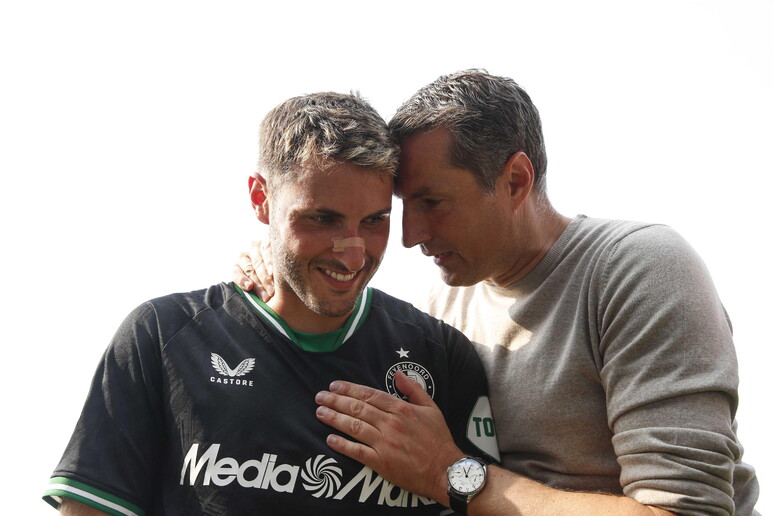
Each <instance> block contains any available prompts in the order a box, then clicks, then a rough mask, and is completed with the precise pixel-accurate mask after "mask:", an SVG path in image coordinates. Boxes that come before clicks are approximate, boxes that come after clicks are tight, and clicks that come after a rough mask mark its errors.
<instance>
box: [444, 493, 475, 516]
mask: <svg viewBox="0 0 774 516" xmlns="http://www.w3.org/2000/svg"><path fill="white" fill-rule="evenodd" d="M471 498H472V497H471V496H468V495H463V494H459V493H456V492H454V491H452V490H449V508H450V509H451V510H453V511H454V512H456V513H458V514H462V515H463V516H466V515H467V514H468V502H469V501H470V499H471Z"/></svg>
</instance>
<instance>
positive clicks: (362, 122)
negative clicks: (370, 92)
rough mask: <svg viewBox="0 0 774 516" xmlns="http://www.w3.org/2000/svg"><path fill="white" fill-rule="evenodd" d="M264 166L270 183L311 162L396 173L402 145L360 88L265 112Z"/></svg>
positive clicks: (262, 171)
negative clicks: (360, 91) (346, 164)
mask: <svg viewBox="0 0 774 516" xmlns="http://www.w3.org/2000/svg"><path fill="white" fill-rule="evenodd" d="M259 147H260V148H259V159H258V171H259V173H260V174H261V175H263V176H264V177H265V178H266V180H267V181H268V182H269V183H275V182H277V183H281V182H284V181H285V180H288V179H291V180H292V179H293V178H294V174H293V173H294V172H295V171H297V170H299V169H300V168H301V167H303V166H305V165H310V164H312V165H315V166H317V167H319V168H320V169H322V170H324V169H327V168H328V167H330V166H332V165H335V164H336V163H341V162H349V163H353V164H355V165H359V166H362V167H368V168H371V169H374V170H378V171H381V172H384V173H387V174H391V175H394V174H395V171H396V169H397V166H398V152H399V151H398V147H397V145H396V144H395V143H394V142H393V141H392V139H391V138H390V134H389V131H388V129H387V124H386V123H385V121H384V119H383V118H382V117H381V116H380V115H379V114H378V113H377V112H376V110H375V109H374V108H373V107H372V106H371V105H370V104H369V103H368V102H367V101H366V100H365V99H363V98H362V97H360V95H359V94H357V93H350V94H344V93H333V92H323V93H312V94H309V95H303V96H299V97H293V98H290V99H288V100H286V101H284V102H282V103H281V104H279V105H278V106H276V107H275V108H274V109H272V110H271V111H269V113H268V114H267V115H266V116H265V117H264V119H263V122H261V130H260V139H259Z"/></svg>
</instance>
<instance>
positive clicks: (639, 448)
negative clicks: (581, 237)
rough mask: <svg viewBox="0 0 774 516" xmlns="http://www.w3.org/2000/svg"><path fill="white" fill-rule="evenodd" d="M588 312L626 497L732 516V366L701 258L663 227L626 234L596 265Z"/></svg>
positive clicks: (727, 327) (728, 339)
mask: <svg viewBox="0 0 774 516" xmlns="http://www.w3.org/2000/svg"><path fill="white" fill-rule="evenodd" d="M596 315H597V325H598V328H599V332H600V335H599V349H598V352H599V357H598V359H599V362H600V363H601V364H602V368H601V372H600V378H601V381H602V384H603V388H604V390H605V393H606V397H607V407H608V423H609V425H610V428H611V429H612V430H613V433H614V436H613V446H614V449H615V452H616V455H617V457H618V462H619V463H620V465H621V468H622V472H621V485H622V487H623V490H624V493H625V494H626V495H627V496H630V497H632V498H634V499H636V500H638V501H640V502H641V503H644V504H650V505H655V506H659V507H662V508H664V509H667V510H671V511H673V512H675V513H677V514H686V515H707V514H713V515H714V514H717V515H731V514H734V502H733V496H734V480H735V479H734V470H735V463H737V462H739V461H740V459H741V447H740V446H739V444H738V442H737V439H736V435H735V431H734V416H735V412H736V407H737V402H738V399H737V383H738V377H737V361H736V354H735V350H734V345H733V340H732V333H731V324H730V322H729V320H728V317H727V314H726V312H725V310H724V308H723V306H722V305H721V302H720V300H719V298H718V295H717V293H716V290H715V287H714V285H713V283H712V280H711V278H710V275H709V273H708V271H707V269H706V267H705V265H704V264H703V262H702V261H701V259H700V258H699V257H698V255H697V254H696V253H695V251H694V250H693V249H692V248H691V247H690V246H689V245H688V244H687V243H686V242H685V241H684V240H683V239H682V238H681V237H679V236H678V235H677V234H676V233H675V232H674V231H672V230H670V229H669V228H666V227H663V226H651V227H647V228H643V229H640V230H638V231H635V232H633V233H631V234H629V235H628V236H626V237H624V238H622V239H621V240H620V241H618V242H617V244H616V245H615V246H613V247H612V248H611V249H610V250H609V252H608V255H607V259H606V260H604V261H603V262H602V270H601V274H600V289H599V300H598V305H597V314H596ZM736 480H737V481H738V480H739V479H736Z"/></svg>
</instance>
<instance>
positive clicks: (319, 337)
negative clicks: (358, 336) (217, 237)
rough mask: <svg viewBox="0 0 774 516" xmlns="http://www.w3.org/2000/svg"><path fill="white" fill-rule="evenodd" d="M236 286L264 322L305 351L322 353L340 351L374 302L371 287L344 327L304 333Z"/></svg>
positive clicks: (252, 295)
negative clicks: (325, 331) (328, 330)
mask: <svg viewBox="0 0 774 516" xmlns="http://www.w3.org/2000/svg"><path fill="white" fill-rule="evenodd" d="M234 286H235V287H236V288H237V290H238V291H239V292H241V293H242V295H244V296H245V298H247V300H248V301H249V302H250V305H251V306H252V307H253V309H255V312H256V313H257V314H258V315H259V316H260V317H261V318H262V319H263V320H265V321H266V322H267V323H269V324H270V325H271V326H273V327H274V328H275V329H277V331H279V332H280V333H281V334H283V335H284V336H285V337H287V338H288V339H290V340H291V341H292V342H293V343H294V344H295V345H296V346H298V347H300V348H301V349H303V350H304V351H314V352H322V351H335V350H336V349H338V348H339V347H340V346H341V345H342V344H344V343H345V342H346V341H347V340H348V339H349V338H350V337H351V336H352V335H353V334H354V333H355V332H356V331H357V330H358V328H360V327H361V326H362V325H363V323H364V322H365V320H366V317H367V316H368V312H369V311H370V310H371V302H372V300H373V291H372V289H371V287H366V288H365V289H363V292H361V293H360V295H359V296H358V298H357V300H356V301H355V308H354V309H353V310H352V313H351V314H350V316H349V318H348V319H347V322H346V323H345V324H344V326H343V327H341V328H339V329H338V330H335V331H332V332H329V333H304V332H300V331H296V330H294V329H293V328H291V327H290V326H288V324H287V323H286V322H285V321H284V320H283V319H282V317H280V316H279V315H278V314H277V313H276V312H275V311H274V310H272V309H271V307H269V305H267V304H266V303H264V302H263V301H261V299H260V298H259V297H258V296H256V295H255V294H254V293H252V292H245V291H244V290H242V289H241V288H239V286H238V285H236V284H234Z"/></svg>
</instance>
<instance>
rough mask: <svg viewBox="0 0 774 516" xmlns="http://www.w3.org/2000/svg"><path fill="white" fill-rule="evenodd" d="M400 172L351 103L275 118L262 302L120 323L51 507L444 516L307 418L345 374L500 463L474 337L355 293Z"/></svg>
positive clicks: (258, 183)
mask: <svg viewBox="0 0 774 516" xmlns="http://www.w3.org/2000/svg"><path fill="white" fill-rule="evenodd" d="M396 165H397V149H396V147H395V145H394V144H393V143H392V142H391V140H390V138H389V135H388V131H387V127H386V124H385V123H384V121H383V120H382V119H381V118H380V117H379V115H378V114H377V113H376V112H375V111H374V110H373V108H371V107H370V106H369V105H368V104H367V103H366V102H365V101H364V100H363V99H361V98H360V97H359V96H357V95H341V94H335V93H320V94H314V95H306V96H303V97H296V98H292V99H290V100H288V101H286V102H284V103H282V104H280V105H279V106H277V107H276V108H275V109H274V110H272V111H271V112H270V113H269V114H268V115H267V116H266V118H265V119H264V121H263V123H262V125H261V140H260V161H259V167H258V174H256V175H255V176H254V177H251V178H250V182H249V186H250V197H251V201H252V205H253V207H254V209H255V213H256V216H257V218H258V219H259V220H260V221H261V222H262V223H264V224H267V225H268V227H269V241H270V244H271V248H272V252H273V254H274V256H275V280H276V293H275V295H274V297H273V298H272V299H271V301H269V302H268V303H264V302H262V301H261V300H260V299H258V298H257V297H256V296H254V295H253V294H250V293H246V292H243V291H241V290H240V289H239V288H237V287H236V286H235V285H233V284H220V285H215V286H212V287H209V288H208V289H205V290H200V291H195V292H190V293H184V294H174V295H170V296H165V297H161V298H158V299H154V300H151V301H149V302H147V303H144V304H143V305H141V306H140V307H138V308H137V309H136V310H135V311H134V312H132V314H130V315H129V317H127V319H126V320H125V321H124V323H123V324H122V326H121V327H120V328H119V330H118V332H117V333H116V336H115V337H114V339H113V341H112V342H111V344H110V346H109V347H108V350H107V351H106V353H105V355H104V357H103V360H102V362H101V364H100V366H99V368H98V370H97V373H96V375H95V378H94V381H93V384H92V388H91V391H90V393H89V395H88V397H87V401H86V404H85V407H84V409H83V413H82V415H81V418H80V420H79V421H78V424H77V427H76V429H75V432H74V433H73V436H72V439H71V441H70V444H69V445H68V447H67V449H66V451H65V454H64V456H63V458H62V460H61V461H60V463H59V465H58V466H57V468H56V470H55V471H54V474H53V476H52V479H51V482H50V484H49V488H48V490H47V491H46V493H45V495H44V497H45V499H46V501H48V502H49V503H50V504H52V505H54V506H55V507H59V508H60V511H61V512H62V514H87V515H88V514H102V513H108V514H185V515H193V514H227V513H228V514H267V515H283V514H287V515H297V514H307V513H309V512H311V511H312V510H314V511H315V512H316V513H317V514H320V515H333V514H336V515H341V514H395V513H398V514H404V513H405V514H428V515H429V514H432V515H440V514H445V513H448V510H447V509H446V507H444V506H443V505H441V504H439V503H437V502H435V501H434V500H432V499H429V498H426V497H422V496H416V495H414V494H412V493H410V492H408V491H406V490H404V489H401V488H400V487H397V486H395V485H394V484H392V483H390V482H389V480H388V479H385V478H383V477H381V476H379V475H378V474H376V473H375V472H374V471H373V470H371V469H370V468H368V467H366V466H363V465H362V464H361V463H359V462H357V461H356V460H353V459H351V458H349V457H346V456H344V455H341V454H338V453H336V452H333V451H331V449H330V448H329V447H328V445H327V443H326V439H328V440H330V439H332V438H335V437H331V436H330V435H329V434H330V432H331V430H330V428H329V427H327V426H326V425H324V424H322V423H321V422H320V421H318V420H317V418H316V417H315V409H316V407H317V405H316V402H315V395H316V393H318V392H319V391H321V390H325V389H328V388H330V389H331V390H333V391H335V390H336V387H337V385H339V384H337V383H333V384H332V383H331V382H333V381H334V380H337V379H347V380H350V381H352V382H355V383H358V384H362V385H366V386H369V388H371V389H373V390H374V392H375V391H387V392H390V393H391V394H393V395H395V396H398V397H406V398H408V399H410V400H411V401H412V402H413V403H415V404H418V405H419V406H421V407H423V409H424V410H426V411H428V412H435V413H437V414H438V416H439V418H438V420H440V421H441V422H442V423H441V424H440V425H439V426H438V429H437V431H438V435H439V442H446V441H447V439H446V437H447V436H450V438H449V439H448V441H453V442H454V443H456V444H455V446H458V447H459V448H460V449H462V450H463V451H464V452H465V453H467V454H471V455H475V456H478V457H482V458H484V459H486V460H496V459H497V458H498V451H497V442H496V438H495V435H494V424H493V421H492V418H491V411H490V409H489V402H488V398H487V392H486V391H487V387H486V379H485V376H484V372H483V368H482V366H481V363H480V361H479V359H478V356H477V355H476V353H475V351H474V350H473V349H472V346H471V345H470V342H469V341H468V340H467V339H466V338H465V337H464V336H463V335H462V334H461V333H460V332H458V331H457V330H455V329H453V328H451V327H450V326H448V325H446V324H444V323H442V322H440V321H438V320H436V319H433V318H431V317H430V316H428V315H426V314H424V313H422V312H420V311H418V310H416V309H415V308H413V307H412V306H411V305H409V304H407V303H404V302H402V301H399V300H397V299H395V298H392V297H390V296H388V295H386V294H384V293H382V292H379V291H376V290H374V289H371V288H370V287H367V283H368V281H369V279H370V278H371V277H372V275H373V274H374V272H375V271H376V269H377V268H378V266H379V263H380V262H381V259H382V256H383V254H384V251H385V248H386V244H387V237H388V233H389V214H390V210H391V198H392V191H393V176H394V172H395V169H396ZM406 392H411V393H412V395H411V396H405V394H404V393H406ZM447 424H448V428H447ZM339 435H343V434H339ZM391 438H392V436H391V435H390V434H389V433H386V434H385V435H384V439H391ZM427 481H428V482H432V481H433V479H428V480H427Z"/></svg>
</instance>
